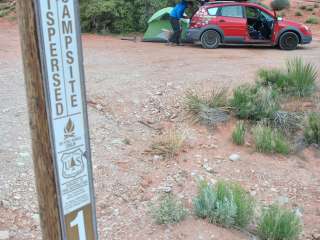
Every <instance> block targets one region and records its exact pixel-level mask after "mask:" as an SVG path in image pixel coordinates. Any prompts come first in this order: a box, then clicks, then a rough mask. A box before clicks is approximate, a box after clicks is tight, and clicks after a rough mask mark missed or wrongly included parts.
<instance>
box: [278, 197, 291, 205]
mask: <svg viewBox="0 0 320 240" xmlns="http://www.w3.org/2000/svg"><path fill="white" fill-rule="evenodd" d="M278 203H279V204H280V205H286V204H288V203H289V198H288V197H287V196H281V197H279V198H278Z"/></svg>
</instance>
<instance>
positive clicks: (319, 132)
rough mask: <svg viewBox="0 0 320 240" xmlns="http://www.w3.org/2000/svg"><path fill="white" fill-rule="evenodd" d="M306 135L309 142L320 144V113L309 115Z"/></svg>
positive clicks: (305, 130)
mask: <svg viewBox="0 0 320 240" xmlns="http://www.w3.org/2000/svg"><path fill="white" fill-rule="evenodd" d="M304 136H305V139H306V141H307V143H309V144H318V145H319V144H320V113H312V114H310V115H309V117H308V120H307V124H306V126H305V129H304Z"/></svg>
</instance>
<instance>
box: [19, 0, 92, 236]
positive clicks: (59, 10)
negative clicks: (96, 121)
mask: <svg viewBox="0 0 320 240" xmlns="http://www.w3.org/2000/svg"><path fill="white" fill-rule="evenodd" d="M78 11H79V10H78V1H76V0H18V1H17V16H18V21H19V28H20V36H21V49H22V57H23V66H24V75H25V85H26V91H27V102H28V110H29V121H30V129H31V139H32V151H33V160H34V170H35V177H36V186H37V193H38V201H39V211H40V218H41V228H42V235H43V239H44V240H60V239H62V240H96V239H98V235H97V226H96V216H95V215H96V213H95V199H94V190H93V180H92V167H91V151H90V143H89V131H88V120H87V109H86V96H85V86H84V72H83V60H82V45H81V38H80V23H79V22H80V21H79V13H78Z"/></svg>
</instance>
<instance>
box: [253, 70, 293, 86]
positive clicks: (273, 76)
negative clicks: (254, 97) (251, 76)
mask: <svg viewBox="0 0 320 240" xmlns="http://www.w3.org/2000/svg"><path fill="white" fill-rule="evenodd" d="M258 76H259V79H260V81H261V82H260V83H262V84H263V85H265V86H268V85H271V86H274V87H276V88H277V89H280V90H282V91H283V90H284V89H285V88H286V87H287V83H288V76H287V74H286V73H285V72H284V71H283V70H281V69H260V70H259V72H258Z"/></svg>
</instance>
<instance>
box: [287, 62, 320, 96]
mask: <svg viewBox="0 0 320 240" xmlns="http://www.w3.org/2000/svg"><path fill="white" fill-rule="evenodd" d="M287 70H288V83H287V91H288V93H289V94H291V95H294V96H299V97H306V96H310V95H311V94H312V93H313V91H314V90H315V82H316V80H317V75H318V72H317V69H316V66H315V65H314V64H311V63H304V61H303V60H302V58H294V59H292V60H289V61H287Z"/></svg>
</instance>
